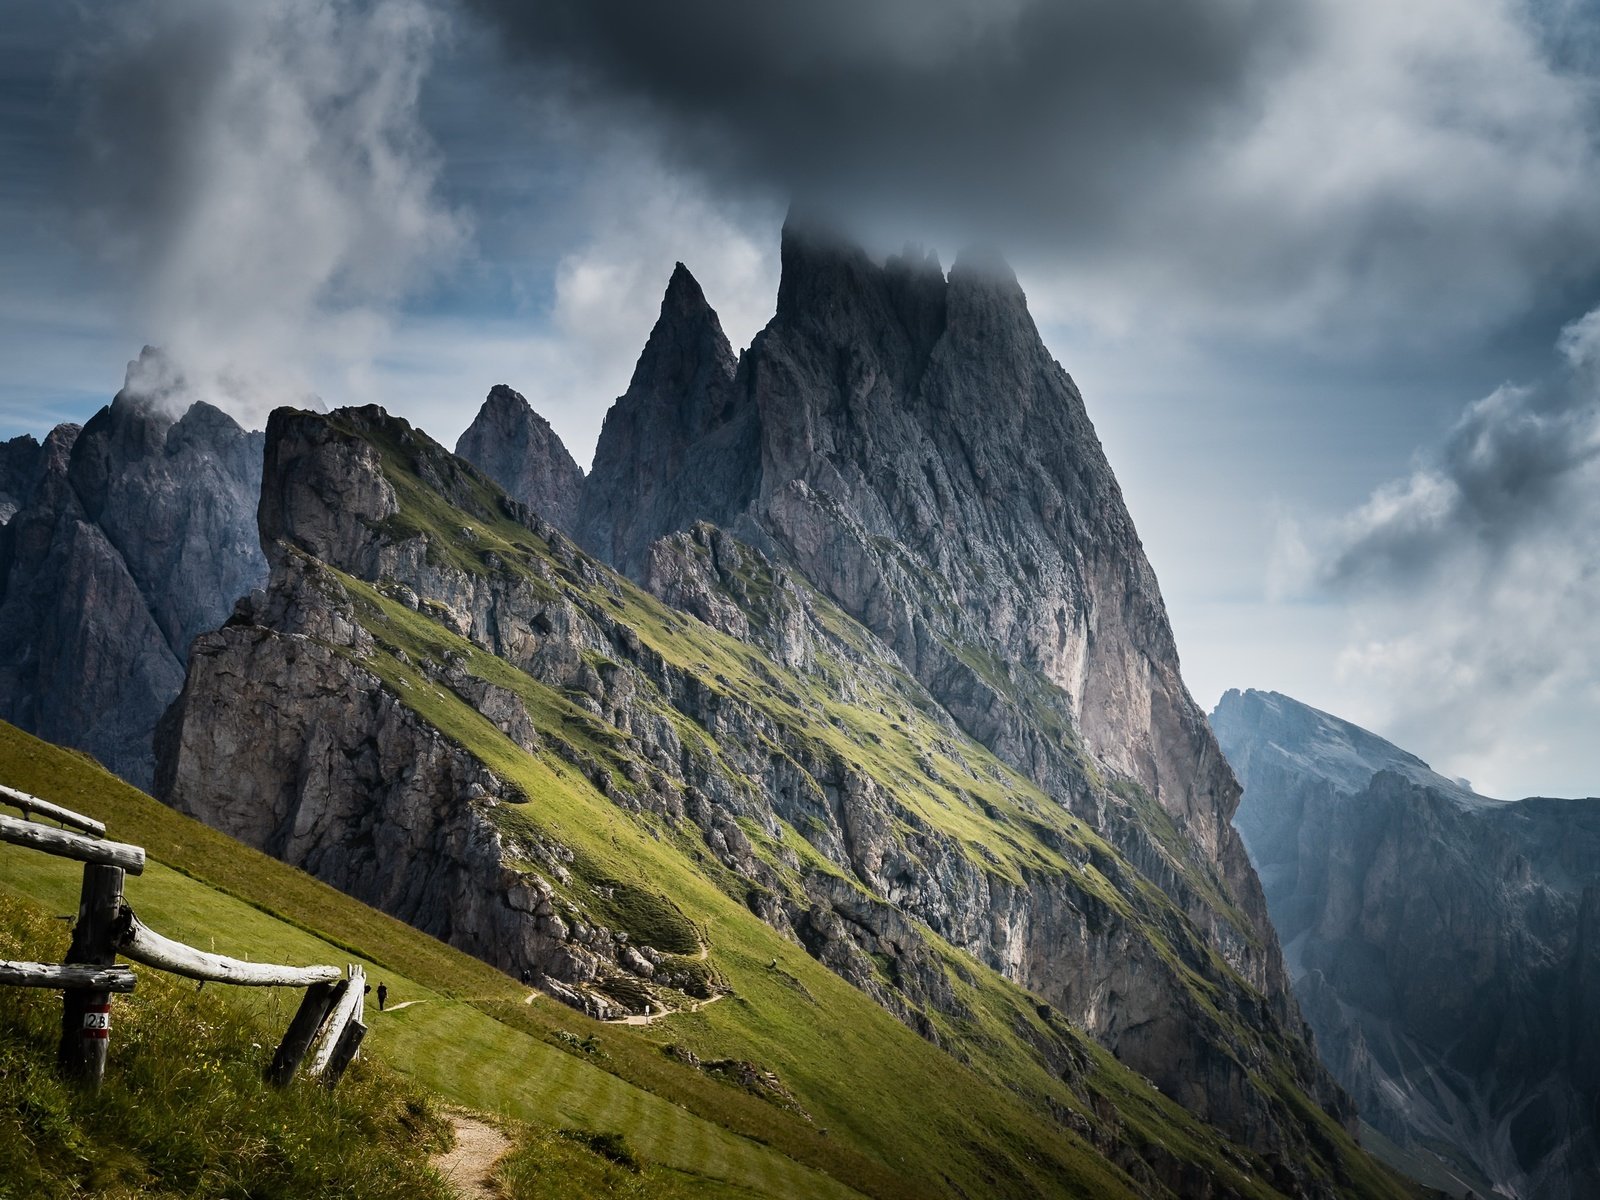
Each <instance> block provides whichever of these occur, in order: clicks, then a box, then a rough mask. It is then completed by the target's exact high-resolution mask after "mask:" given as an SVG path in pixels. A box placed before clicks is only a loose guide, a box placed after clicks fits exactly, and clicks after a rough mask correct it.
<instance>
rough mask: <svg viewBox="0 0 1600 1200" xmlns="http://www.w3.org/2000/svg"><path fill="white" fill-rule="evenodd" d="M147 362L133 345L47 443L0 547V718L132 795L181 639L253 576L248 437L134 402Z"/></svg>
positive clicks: (213, 415)
mask: <svg viewBox="0 0 1600 1200" xmlns="http://www.w3.org/2000/svg"><path fill="white" fill-rule="evenodd" d="M157 359H158V355H157V352H155V351H151V350H149V349H147V350H146V351H145V353H144V355H143V356H141V359H140V361H139V362H138V363H135V364H130V367H129V379H130V385H129V386H127V387H124V389H123V390H122V391H121V392H119V393H118V394H117V397H116V399H115V400H113V401H112V403H111V404H110V406H108V407H107V408H104V409H101V410H100V412H99V413H97V414H96V415H95V416H94V417H93V418H91V419H90V421H89V422H88V424H86V425H85V426H83V428H82V429H81V430H80V429H79V428H78V427H77V426H75V425H64V426H59V427H57V428H56V429H55V430H54V431H53V432H52V433H51V434H50V436H49V437H48V438H46V440H45V442H44V444H43V445H42V446H40V447H39V450H38V452H37V454H36V455H34V456H33V458H34V462H33V463H32V465H31V468H30V469H29V471H27V472H23V473H22V475H23V477H24V479H25V480H27V482H26V486H24V487H23V488H22V489H21V494H16V495H15V499H16V502H17V503H18V505H19V507H18V509H17V511H16V513H15V515H14V516H12V517H11V519H10V520H9V521H8V522H6V524H5V526H4V531H3V536H0V717H4V718H5V719H6V720H8V721H11V722H12V723H13V724H16V725H18V726H20V727H22V728H23V729H26V730H29V731H30V732H32V733H36V734H38V735H39V736H41V737H44V738H48V739H50V740H52V741H57V742H61V743H63V744H65V745H71V746H76V747H78V748H80V749H83V750H87V751H88V752H90V753H91V754H93V755H95V756H96V757H97V758H99V759H100V760H101V761H102V762H103V763H105V765H106V766H108V767H110V768H111V769H112V770H114V771H115V772H117V774H119V775H121V776H123V778H125V779H127V780H129V781H130V782H133V783H136V784H140V785H142V786H145V787H148V786H149V785H150V782H151V778H152V775H153V769H154V753H153V750H152V747H151V736H152V733H153V731H154V729H155V726H156V722H157V720H158V719H159V718H160V716H161V714H162V712H163V711H164V710H165V709H166V707H167V705H168V704H170V703H171V702H172V700H173V698H174V697H175V696H177V694H178V691H179V689H180V688H181V687H182V686H183V670H184V662H185V659H186V656H187V653H188V647H189V643H190V641H191V640H193V638H194V637H195V636H196V635H197V634H199V633H201V632H203V631H205V630H208V629H212V628H215V627H216V625H217V624H218V623H219V622H220V621H222V620H223V619H224V618H225V617H226V616H227V614H228V612H229V610H230V609H231V608H232V607H233V602H234V601H235V600H236V599H237V598H238V597H239V596H240V595H242V594H244V593H245V592H248V591H249V590H250V589H251V588H252V587H255V586H257V585H258V584H260V583H261V582H262V580H263V579H264V577H265V574H266V569H265V568H266V564H265V561H264V559H263V558H262V555H261V549H260V545H259V543H258V541H257V539H256V537H255V534H254V521H253V519H252V518H253V512H254V509H255V503H256V497H257V495H258V494H259V491H260V480H261V446H262V438H261V435H260V434H259V433H255V434H252V433H246V432H244V431H243V430H241V429H240V428H239V426H238V425H236V424H235V423H234V422H233V420H232V419H231V418H229V417H228V416H227V415H226V414H224V413H222V412H221V411H219V410H218V409H216V408H213V407H212V406H210V405H209V404H204V403H196V404H194V405H192V406H191V407H189V408H188V410H187V411H186V412H185V413H183V415H182V416H179V417H175V416H173V415H172V414H171V413H170V412H168V411H167V410H166V408H165V403H166V400H167V398H168V397H167V395H166V394H165V393H164V392H162V391H159V390H155V391H149V392H146V391H139V390H136V388H137V386H138V385H137V382H136V381H137V380H141V379H144V378H147V377H148V376H149V375H150V374H151V373H152V371H153V367H152V364H154V363H155V362H156V361H157ZM14 444H15V443H13V445H14ZM19 457H26V456H25V455H19ZM15 477H16V476H11V475H8V476H7V478H8V479H10V478H15ZM5 486H7V484H6V481H5V480H0V488H3V487H5Z"/></svg>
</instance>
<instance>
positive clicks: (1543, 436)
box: [1285, 310, 1600, 794]
mask: <svg viewBox="0 0 1600 1200" xmlns="http://www.w3.org/2000/svg"><path fill="white" fill-rule="evenodd" d="M1597 332H1600V310H1597V312H1594V313H1590V314H1588V315H1587V316H1585V317H1583V318H1581V319H1579V320H1578V321H1575V322H1573V323H1572V324H1570V325H1569V326H1567V328H1566V329H1565V330H1564V331H1563V333H1562V335H1561V338H1560V341H1559V347H1560V349H1561V351H1562V353H1563V355H1564V357H1565V362H1564V363H1563V369H1562V371H1561V372H1560V374H1559V375H1558V377H1556V378H1555V379H1552V380H1551V381H1549V382H1548V383H1546V384H1544V385H1542V386H1538V387H1509V386H1508V387H1502V388H1500V389H1498V390H1496V391H1495V392H1493V393H1492V394H1490V395H1489V396H1487V397H1485V398H1484V399H1482V400H1479V401H1477V402H1476V403H1474V404H1471V405H1469V406H1468V407H1467V409H1466V410H1465V412H1464V413H1463V414H1462V416H1461V418H1460V420H1459V421H1458V422H1457V424H1456V426H1455V428H1454V429H1453V430H1452V431H1451V433H1450V435H1449V437H1448V438H1447V439H1446V440H1445V442H1444V444H1443V445H1441V446H1439V447H1438V448H1436V449H1435V450H1433V451H1432V452H1430V453H1428V454H1426V455H1425V456H1422V457H1420V458H1419V460H1418V462H1417V464H1416V466H1415V467H1414V469H1413V470H1412V472H1411V473H1410V474H1409V475H1408V476H1406V477H1404V478H1402V479H1399V480H1396V481H1394V482H1392V483H1390V484H1387V485H1385V486H1383V487H1381V488H1379V489H1378V490H1377V491H1376V492H1374V494H1373V495H1372V497H1371V498H1370V499H1369V500H1368V501H1367V503H1365V504H1364V505H1362V506H1361V507H1359V508H1358V509H1356V510H1355V511H1354V512H1352V513H1350V514H1348V515H1347V516H1345V517H1344V518H1342V519H1340V520H1338V521H1336V522H1332V523H1330V524H1328V525H1326V526H1323V527H1321V528H1315V529H1310V530H1307V529H1305V528H1304V527H1300V528H1298V529H1296V530H1294V531H1293V532H1292V534H1291V535H1290V536H1289V537H1287V538H1286V539H1285V545H1286V546H1287V547H1288V549H1287V550H1286V551H1285V553H1286V554H1287V555H1289V556H1292V557H1294V558H1295V559H1296V562H1295V563H1293V564H1291V565H1292V567H1294V568H1297V572H1296V573H1297V575H1298V580H1299V583H1300V584H1301V586H1302V588H1303V589H1305V590H1306V591H1307V592H1308V593H1309V594H1311V595H1323V596H1334V597H1338V598H1340V599H1342V600H1343V601H1344V602H1345V603H1346V605H1347V618H1348V621H1347V629H1346V644H1345V646H1344V649H1343V650H1342V652H1341V653H1340V654H1339V656H1338V660H1337V662H1338V674H1339V682H1340V684H1341V685H1342V686H1343V687H1345V688H1347V689H1349V690H1351V691H1353V692H1355V693H1357V694H1360V695H1362V696H1364V697H1365V706H1366V707H1367V709H1368V712H1369V713H1370V714H1371V715H1372V716H1371V718H1369V719H1372V718H1375V719H1376V720H1377V722H1378V724H1379V728H1380V730H1381V731H1383V732H1384V733H1385V734H1386V736H1390V737H1391V738H1393V739H1394V740H1396V741H1398V742H1400V744H1402V745H1405V746H1407V747H1408V748H1412V749H1416V750H1418V751H1419V752H1421V753H1423V754H1424V756H1432V757H1434V758H1437V759H1441V760H1443V761H1445V762H1446V763H1447V764H1448V765H1449V769H1450V771H1451V773H1459V774H1465V775H1467V776H1469V777H1471V778H1472V779H1474V780H1475V782H1477V783H1478V784H1479V786H1480V787H1483V786H1491V787H1494V788H1497V789H1498V790H1500V791H1501V792H1503V793H1506V794H1516V793H1518V792H1521V791H1528V790H1543V791H1557V792H1559V791H1567V792H1583V793H1592V792H1597V791H1600V771H1597V769H1596V766H1595V762H1594V757H1593V745H1594V729H1595V727H1596V724H1597V723H1600V623H1597V622H1596V621H1595V619H1594V617H1595V613H1596V612H1597V611H1600V337H1597V336H1596V334H1597ZM1532 747H1540V748H1541V749H1540V753H1539V754H1538V755H1537V756H1535V755H1533V754H1532V753H1531V749H1530V748H1532Z"/></svg>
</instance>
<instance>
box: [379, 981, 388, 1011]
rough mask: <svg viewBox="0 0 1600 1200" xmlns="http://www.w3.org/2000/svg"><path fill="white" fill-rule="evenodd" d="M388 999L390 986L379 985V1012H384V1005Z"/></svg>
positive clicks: (385, 984)
mask: <svg viewBox="0 0 1600 1200" xmlns="http://www.w3.org/2000/svg"><path fill="white" fill-rule="evenodd" d="M388 998H389V985H388V984H387V983H380V984H379V985H378V1011H379V1012H382V1011H383V1003H384V1001H385V1000H387V999H388Z"/></svg>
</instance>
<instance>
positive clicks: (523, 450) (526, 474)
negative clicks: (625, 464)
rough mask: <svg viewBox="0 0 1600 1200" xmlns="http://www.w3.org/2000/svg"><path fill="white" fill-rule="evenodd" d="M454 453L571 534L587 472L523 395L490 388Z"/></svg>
mask: <svg viewBox="0 0 1600 1200" xmlns="http://www.w3.org/2000/svg"><path fill="white" fill-rule="evenodd" d="M456 453H457V454H459V455H460V456H461V457H462V458H464V459H466V460H467V461H468V462H470V463H472V464H473V465H474V466H476V467H477V468H478V469H479V470H481V471H482V472H483V473H484V474H485V475H487V476H488V477H489V478H490V479H492V480H494V481H495V482H496V483H498V484H499V485H500V486H501V487H502V488H504V489H505V492H506V495H508V496H510V497H511V498H512V499H514V500H517V501H520V502H521V503H523V504H526V505H527V506H528V507H529V508H531V509H533V511H534V512H536V513H538V514H539V515H540V516H542V517H543V518H544V519H545V520H547V521H549V522H550V523H551V524H552V525H554V526H555V527H556V528H557V529H560V530H564V531H568V532H570V531H571V530H572V529H573V527H574V524H575V522H576V520H577V515H578V497H579V495H580V493H581V492H582V489H583V470H582V468H581V467H579V466H578V464H577V463H576V462H574V461H573V459H572V455H571V454H569V453H568V452H567V448H566V446H565V445H563V444H562V441H561V439H560V437H558V436H557V435H556V432H555V430H553V429H551V428H550V422H548V421H546V420H545V419H544V418H543V417H541V416H540V415H539V414H538V413H536V412H534V411H533V408H532V407H531V406H530V405H529V404H528V402H527V400H525V399H524V398H523V396H522V395H521V393H519V392H514V391H512V390H511V389H510V388H509V387H507V386H506V385H505V384H503V383H502V384H497V385H496V386H495V387H493V388H491V389H490V390H489V396H488V399H486V400H485V401H484V402H483V407H482V408H480V409H479V410H478V415H477V416H476V417H475V418H474V419H473V422H472V424H471V425H469V426H468V427H467V429H466V431H465V432H463V433H462V435H461V436H460V438H458V439H457V440H456Z"/></svg>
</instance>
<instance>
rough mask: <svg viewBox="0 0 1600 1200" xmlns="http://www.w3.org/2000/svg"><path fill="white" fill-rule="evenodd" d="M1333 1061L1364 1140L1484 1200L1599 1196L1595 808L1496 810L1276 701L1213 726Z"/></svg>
mask: <svg viewBox="0 0 1600 1200" xmlns="http://www.w3.org/2000/svg"><path fill="white" fill-rule="evenodd" d="M1211 720H1212V723H1213V725H1214V726H1215V728H1216V730H1217V735H1218V738H1219V740H1220V741H1221V744H1222V746H1223V748H1224V749H1225V750H1226V751H1227V753H1228V758H1229V761H1230V762H1231V763H1232V764H1233V766H1234V769H1235V770H1236V771H1237V772H1238V775H1239V778H1240V779H1241V781H1242V782H1243V783H1244V788H1245V791H1244V801H1243V803H1242V804H1241V805H1240V807H1239V812H1238V816H1237V818H1236V821H1237V824H1238V827H1239V830H1240V832H1241V833H1242V834H1243V836H1244V838H1245V842H1246V845H1247V846H1248V847H1249V849H1250V853H1251V856H1252V858H1254V860H1255V861H1256V863H1257V866H1258V868H1259V870H1260V872H1261V878H1262V882H1263V886H1264V887H1265V890H1266V896H1267V902H1268V904H1269V906H1270V908H1271V912H1272V917H1273V921H1274V923H1275V924H1276V926H1277V928H1278V933H1279V936H1280V937H1281V938H1282V940H1283V944H1284V947H1285V953H1286V955H1287V957H1288V960H1289V963H1290V966H1291V968H1292V970H1293V974H1294V984H1295V989H1296V991H1297V993H1298V994H1299V996H1300V1000H1301V1004H1302V1007H1303V1009H1304V1011H1305V1013H1306V1015H1307V1017H1308V1019H1309V1020H1310V1022H1311V1025H1312V1028H1313V1029H1314V1030H1315V1033H1316V1040H1317V1046H1318V1048H1319V1051H1320V1053H1321V1055H1322V1057H1323V1059H1324V1061H1325V1062H1327V1064H1328V1066H1329V1068H1330V1069H1331V1070H1332V1071H1333V1073H1334V1075H1335V1077H1336V1078H1338V1079H1339V1081H1340V1082H1341V1083H1342V1084H1343V1085H1344V1086H1345V1087H1346V1088H1347V1089H1349V1091H1350V1092H1351V1094H1352V1095H1353V1096H1354V1097H1355V1098H1356V1100H1357V1103H1358V1104H1359V1106H1360V1109H1361V1112H1362V1115H1363V1117H1364V1119H1365V1120H1367V1121H1368V1122H1370V1123H1371V1124H1372V1125H1374V1126H1375V1127H1377V1128H1378V1129H1379V1130H1381V1131H1382V1132H1383V1133H1384V1134H1386V1135H1387V1136H1388V1137H1390V1138H1392V1139H1393V1140H1394V1141H1395V1142H1396V1143H1398V1144H1399V1145H1400V1146H1402V1147H1403V1148H1405V1149H1407V1150H1410V1151H1413V1152H1415V1153H1420V1154H1423V1155H1429V1156H1437V1157H1439V1158H1440V1159H1442V1160H1443V1164H1444V1166H1445V1168H1446V1169H1447V1170H1449V1171H1450V1172H1451V1173H1453V1174H1454V1176H1455V1177H1456V1178H1457V1179H1458V1180H1459V1181H1461V1188H1460V1190H1461V1191H1464V1190H1465V1189H1466V1188H1469V1187H1470V1188H1475V1189H1476V1190H1478V1192H1479V1193H1480V1194H1487V1192H1488V1190H1489V1189H1490V1188H1493V1189H1494V1191H1495V1194H1498V1195H1504V1196H1508V1197H1517V1198H1521V1200H1532V1198H1534V1197H1539V1198H1549V1200H1568V1198H1571V1200H1577V1198H1578V1197H1581V1196H1586V1195H1589V1194H1590V1192H1591V1191H1592V1190H1593V1184H1594V1181H1595V1180H1597V1179H1600V1039H1597V1038H1596V1037H1595V1034H1594V1032H1593V1013H1594V1012H1595V1011H1596V1009H1597V1006H1600V937H1597V930H1600V926H1597V922H1596V918H1597V915H1600V800H1558V799H1547V798H1534V799H1527V800H1521V801H1517V802H1514V803H1502V802H1500V801H1494V800H1488V799H1486V798H1484V797H1482V796H1478V795H1476V794H1474V793H1473V792H1471V790H1470V789H1468V788H1466V787H1464V786H1463V785H1462V784H1461V783H1459V782H1457V781H1453V780H1448V779H1445V778H1443V777H1441V776H1439V775H1437V774H1435V773H1433V772H1432V771H1431V770H1429V769H1428V768H1427V765H1426V764H1425V763H1423V762H1422V761H1421V760H1420V759H1417V758H1416V757H1415V756H1413V755H1410V754H1407V753H1405V752H1404V751H1402V750H1400V749H1398V748H1397V747H1395V746H1393V745H1391V744H1389V743H1388V742H1385V741H1383V740H1382V739H1381V738H1378V737H1376V736H1375V735H1373V734H1371V733H1369V732H1367V731H1366V730H1363V729H1361V728H1359V727H1358V726H1354V725H1351V724H1350V723H1348V722H1345V721H1341V720H1339V719H1338V718H1336V717H1331V716H1329V715H1328V714H1326V713H1322V712H1319V711H1317V710H1316V709H1313V708H1310V707H1309V706H1306V705H1303V704H1300V703H1298V702H1297V701H1294V700H1292V699H1290V698H1289V697H1287V696H1281V695H1278V694H1276V693H1270V692H1267V693H1263V692H1256V691H1246V692H1239V691H1230V692H1229V693H1228V694H1227V695H1225V696H1224V697H1223V698H1222V701H1221V702H1220V703H1219V705H1218V706H1217V709H1216V711H1215V712H1214V713H1213V714H1212V718H1211Z"/></svg>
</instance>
